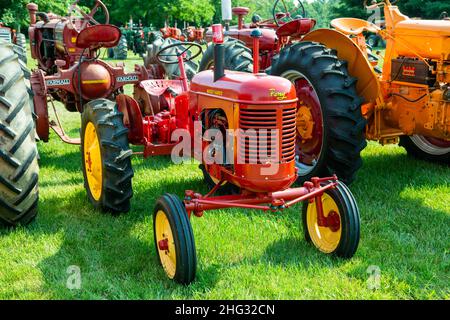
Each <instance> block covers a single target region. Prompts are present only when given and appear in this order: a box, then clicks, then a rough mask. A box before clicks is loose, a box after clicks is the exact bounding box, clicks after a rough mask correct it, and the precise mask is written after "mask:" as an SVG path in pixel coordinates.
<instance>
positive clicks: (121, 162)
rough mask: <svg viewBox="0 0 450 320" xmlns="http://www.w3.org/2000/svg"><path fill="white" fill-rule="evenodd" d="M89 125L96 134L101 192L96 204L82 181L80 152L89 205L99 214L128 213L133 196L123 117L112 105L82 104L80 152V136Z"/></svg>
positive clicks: (104, 103) (82, 135)
mask: <svg viewBox="0 0 450 320" xmlns="http://www.w3.org/2000/svg"><path fill="white" fill-rule="evenodd" d="M89 122H92V123H93V124H94V126H95V128H96V130H97V134H98V137H99V143H100V148H101V155H102V162H103V170H102V171H103V190H102V195H101V198H100V199H99V201H96V200H94V198H93V197H92V195H91V194H90V191H89V186H88V183H87V177H86V167H85V165H86V164H85V159H84V152H82V159H83V164H82V165H83V175H84V181H85V188H86V190H87V193H88V197H89V199H90V200H91V202H92V203H93V204H94V205H95V206H96V207H97V208H98V209H101V210H103V211H107V212H112V213H126V212H128V211H130V199H131V198H132V196H133V188H132V178H133V176H134V173H133V169H132V166H131V156H132V155H133V152H132V150H131V149H130V147H129V144H128V130H127V129H126V128H125V126H124V125H123V114H122V113H120V112H118V111H117V107H116V103H115V102H112V101H109V100H106V99H99V100H94V101H91V102H89V103H88V104H86V106H85V110H84V112H83V114H82V128H81V141H82V145H81V150H83V147H84V132H85V129H86V126H87V124H88V123H89Z"/></svg>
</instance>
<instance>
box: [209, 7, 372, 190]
mask: <svg viewBox="0 0 450 320" xmlns="http://www.w3.org/2000/svg"><path fill="white" fill-rule="evenodd" d="M224 3H229V2H228V1H224ZM223 11H225V12H226V11H230V13H229V16H230V18H228V19H227V20H231V7H230V8H223ZM232 12H233V14H234V15H236V16H237V17H238V25H237V26H232V27H230V28H229V30H228V31H227V32H226V36H227V37H228V38H227V40H226V42H225V57H226V58H225V61H226V65H225V67H226V68H227V69H230V70H237V71H244V72H251V71H252V69H253V67H254V65H255V66H256V67H257V69H258V70H262V71H265V72H266V73H268V74H271V75H275V76H281V77H283V78H286V79H288V80H290V81H291V82H292V83H293V84H294V86H295V88H296V92H297V96H298V98H299V103H298V105H297V118H296V129H297V138H296V139H297V141H296V147H295V148H296V155H295V162H296V166H297V168H298V175H299V177H298V181H299V182H300V183H302V182H304V181H307V180H309V179H311V177H314V176H328V175H332V174H337V175H338V176H339V178H340V179H342V180H343V181H345V182H346V183H351V182H352V181H353V180H354V178H355V174H356V172H357V170H358V169H359V168H360V167H361V165H362V160H361V156H360V153H361V151H362V150H363V149H364V148H365V146H366V140H365V137H364V128H365V124H366V120H365V119H364V118H363V116H362V114H361V110H360V106H361V104H362V103H363V102H364V99H363V97H361V96H360V94H359V93H358V90H357V79H355V78H354V77H352V76H351V71H353V70H350V69H349V63H348V61H345V60H344V59H342V58H341V57H340V56H339V55H338V52H337V51H336V50H334V49H333V48H331V47H327V46H326V45H323V44H321V41H320V39H319V38H315V37H314V34H313V33H312V32H311V31H312V30H313V28H314V27H315V25H316V21H315V20H314V19H311V18H306V12H305V8H304V6H303V4H302V2H301V1H289V0H276V1H275V4H274V6H273V9H272V13H273V16H272V17H271V18H270V19H267V20H263V19H261V17H260V16H258V15H254V16H253V17H252V19H251V20H252V21H251V22H250V23H245V22H244V18H245V17H246V16H247V15H248V14H249V9H248V8H243V7H238V8H233V9H232ZM255 29H260V30H261V39H260V47H259V48H257V50H259V57H257V58H256V59H254V58H253V54H252V52H253V51H255V48H254V46H253V39H252V37H251V34H252V32H253V31H254V30H255ZM211 38H212V31H211V30H210V29H209V30H208V31H207V32H206V39H207V41H211ZM213 50H214V48H213V45H211V46H210V47H209V48H208V49H207V50H206V52H205V54H204V56H203V59H202V61H201V62H200V70H207V69H210V68H212V67H213V61H214V60H213Z"/></svg>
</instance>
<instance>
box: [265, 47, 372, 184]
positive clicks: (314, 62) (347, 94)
mask: <svg viewBox="0 0 450 320" xmlns="http://www.w3.org/2000/svg"><path fill="white" fill-rule="evenodd" d="M291 70H293V71H297V72H300V73H301V74H302V75H303V76H304V77H305V78H306V80H308V81H309V83H310V84H311V85H312V86H313V88H314V89H315V91H316V94H317V96H318V98H319V102H320V104H321V106H320V107H321V111H322V123H323V138H322V139H323V141H322V151H321V154H320V156H319V158H318V159H317V165H316V166H315V167H314V168H313V169H312V170H311V171H310V172H309V173H305V174H304V175H302V176H300V175H299V178H298V180H297V182H298V183H299V184H302V183H303V182H305V181H309V180H310V179H311V178H312V177H315V176H322V177H323V176H331V175H332V174H337V175H338V177H339V179H340V180H341V181H343V182H345V183H347V184H350V183H351V182H353V180H354V179H355V175H356V172H357V170H358V169H359V168H360V167H361V166H362V159H361V151H362V150H363V149H364V148H365V147H366V145H367V142H366V140H365V135H364V131H365V126H366V123H367V122H366V120H365V119H364V118H363V116H362V114H361V104H362V103H363V101H364V99H363V98H361V97H359V96H358V94H357V91H356V79H354V78H352V77H350V76H349V74H348V71H347V63H346V62H345V61H342V60H339V59H338V58H337V53H336V52H334V51H333V50H331V49H328V48H326V47H325V46H324V45H321V44H319V43H313V42H299V43H296V44H293V45H290V46H287V47H285V48H284V49H283V50H282V51H281V52H280V54H279V55H277V56H276V57H274V59H273V62H272V66H271V68H270V69H269V70H268V72H269V73H270V74H271V75H275V76H281V75H283V74H285V73H286V72H287V71H291Z"/></svg>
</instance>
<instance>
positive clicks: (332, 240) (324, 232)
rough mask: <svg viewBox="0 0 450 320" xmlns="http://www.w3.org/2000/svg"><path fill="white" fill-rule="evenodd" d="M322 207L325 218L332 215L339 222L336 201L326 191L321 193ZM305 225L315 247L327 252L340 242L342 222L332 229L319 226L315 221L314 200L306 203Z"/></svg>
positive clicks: (339, 215) (339, 216)
mask: <svg viewBox="0 0 450 320" xmlns="http://www.w3.org/2000/svg"><path fill="white" fill-rule="evenodd" d="M322 207H323V213H324V216H325V218H328V217H329V216H330V215H333V216H335V218H336V220H338V221H339V222H341V221H342V220H341V218H342V217H341V214H340V212H339V208H338V206H337V204H336V202H335V201H334V200H333V198H332V197H331V196H330V195H328V194H327V193H324V194H323V195H322ZM306 225H307V228H308V233H309V236H310V238H311V241H312V242H313V244H314V246H316V247H317V249H319V250H320V251H322V252H324V253H327V254H329V253H333V252H335V251H336V250H337V248H338V246H339V243H340V242H341V235H342V224H341V223H340V224H339V228H337V229H334V230H333V228H330V227H320V226H319V223H318V221H317V206H316V203H315V202H312V203H310V204H309V205H308V210H307V212H306Z"/></svg>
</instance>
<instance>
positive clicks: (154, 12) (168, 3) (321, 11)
mask: <svg viewBox="0 0 450 320" xmlns="http://www.w3.org/2000/svg"><path fill="white" fill-rule="evenodd" d="M31 1H33V2H35V3H37V4H38V5H39V11H43V12H49V11H51V12H54V13H56V14H59V15H66V14H67V11H68V7H69V4H70V3H71V2H73V1H74V0H0V20H1V21H3V22H4V23H5V24H6V25H8V26H11V27H15V28H19V27H20V26H22V27H26V26H27V24H28V12H27V10H26V4H27V3H29V2H31ZM103 1H104V3H105V4H106V5H107V7H108V9H109V12H110V15H111V23H113V24H116V25H119V26H120V25H124V24H125V23H126V22H128V21H129V20H130V18H133V20H134V21H136V22H137V21H138V20H141V21H142V23H143V24H144V25H153V26H154V27H162V26H163V25H164V23H165V22H166V21H168V22H169V23H170V24H171V25H174V24H175V22H178V25H180V26H181V25H182V23H183V22H184V21H185V22H189V23H191V24H195V25H202V26H206V25H210V24H211V23H213V22H214V23H217V22H220V21H221V1H220V0H164V1H163V0H103ZM285 1H295V0H285ZM368 1H371V0H368ZM94 2H95V0H81V1H80V4H81V5H83V6H85V7H92V6H93V4H94ZM274 3H275V0H257V1H255V0H232V4H233V6H241V7H249V8H250V15H249V17H248V18H247V20H249V18H250V17H251V16H252V15H253V14H254V13H257V14H259V15H260V16H261V17H262V18H263V19H268V18H272V8H273V6H274ZM302 3H303V4H304V5H305V9H306V12H307V16H308V17H312V18H315V19H316V20H317V22H318V26H319V27H328V26H329V22H330V20H331V19H333V18H335V17H358V18H363V19H367V18H368V16H369V15H370V13H368V12H367V11H366V10H365V9H364V6H363V3H364V0H315V1H306V0H303V1H302ZM398 5H399V6H400V9H401V10H402V11H403V12H404V13H405V14H407V15H409V16H411V17H422V18H431V19H437V18H438V17H439V15H440V14H441V12H443V11H447V12H450V3H449V1H442V0H399V2H398ZM234 22H236V19H235V21H234Z"/></svg>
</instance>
